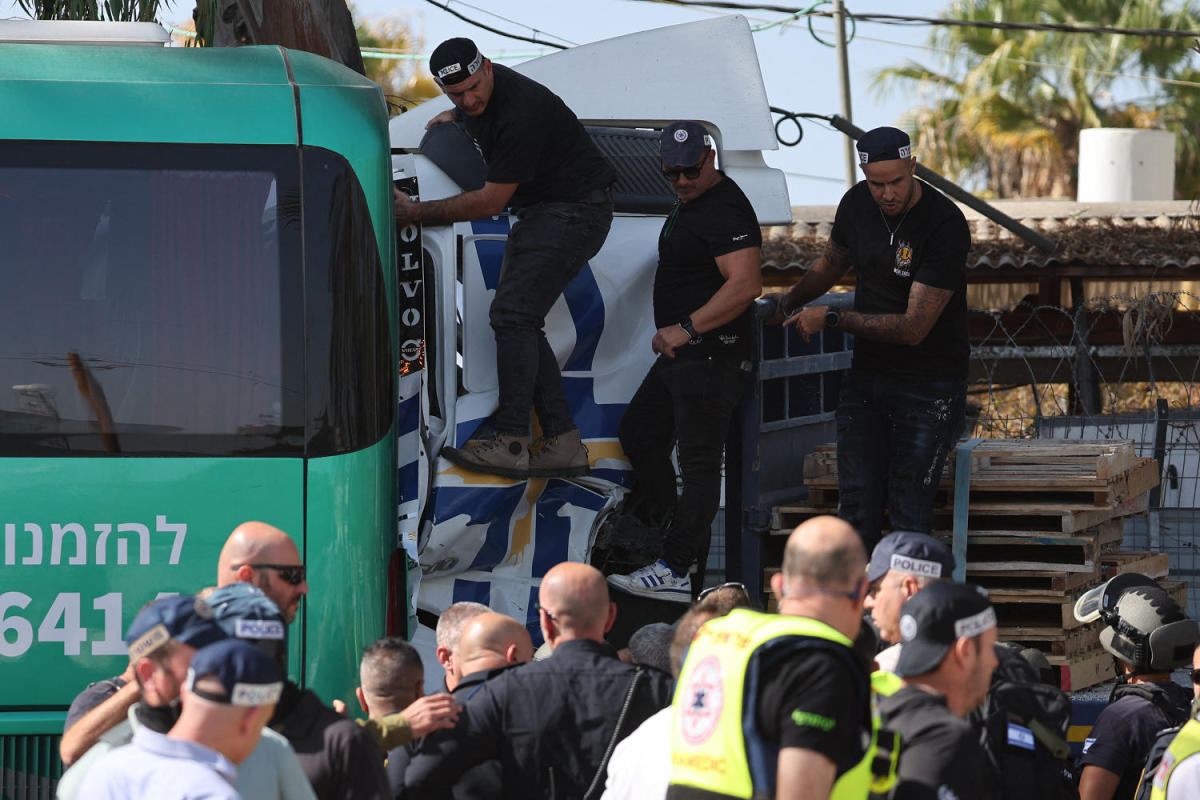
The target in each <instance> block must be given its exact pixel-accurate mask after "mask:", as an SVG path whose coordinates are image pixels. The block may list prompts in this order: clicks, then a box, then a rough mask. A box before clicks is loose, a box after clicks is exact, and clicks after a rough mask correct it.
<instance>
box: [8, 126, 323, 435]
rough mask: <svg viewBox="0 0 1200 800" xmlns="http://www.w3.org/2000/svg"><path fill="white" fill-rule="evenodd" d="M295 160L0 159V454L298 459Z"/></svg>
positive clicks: (86, 149) (224, 155)
mask: <svg viewBox="0 0 1200 800" xmlns="http://www.w3.org/2000/svg"><path fill="white" fill-rule="evenodd" d="M296 153H297V151H296V150H295V149H294V148H277V149H270V148H260V149H258V150H257V151H254V152H251V153H249V154H248V153H247V150H246V148H235V147H222V146H196V145H174V146H173V145H153V146H148V145H145V144H141V145H115V144H81V143H78V142H71V143H45V142H30V143H6V145H5V147H4V148H3V149H0V270H2V280H3V285H4V287H5V288H4V291H3V292H0V456H16V455H26V456H32V455H38V456H54V455H59V456H73V455H74V456H86V455H114V454H128V453H139V454H162V455H183V454H195V455H242V454H245V455H264V454H286V453H288V452H293V451H298V450H300V449H301V448H303V445H304V424H305V420H304V413H305V412H304V391H305V390H304V383H303V380H304V369H303V361H304V354H303V350H302V348H303V340H304V337H303V336H302V335H293V334H294V333H296V332H298V331H299V330H300V328H299V326H300V325H301V324H302V318H303V285H302V283H303V282H302V277H301V276H302V273H301V269H300V265H301V258H300V224H299V219H300V202H299V197H300V189H299V184H300V182H299V180H298V175H299V169H298V166H297V156H296ZM284 265H287V269H285V268H284Z"/></svg>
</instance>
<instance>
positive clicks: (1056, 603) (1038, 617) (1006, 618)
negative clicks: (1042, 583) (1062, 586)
mask: <svg viewBox="0 0 1200 800" xmlns="http://www.w3.org/2000/svg"><path fill="white" fill-rule="evenodd" d="M989 595H990V596H991V600H992V607H993V608H995V609H996V622H997V623H998V624H999V625H1000V627H1003V628H1057V629H1058V630H1062V631H1071V630H1075V629H1076V628H1080V627H1082V626H1083V624H1084V623H1082V622H1080V621H1079V620H1077V619H1075V613H1074V612H1075V599H1076V598H1075V597H1070V596H1068V597H1056V596H1053V595H1042V596H1040V597H1038V598H1037V599H1035V600H1031V599H1030V598H1029V597H1021V596H1020V595H1015V596H1014V595H1010V594H1006V593H1005V592H989ZM1016 598H1019V599H1016Z"/></svg>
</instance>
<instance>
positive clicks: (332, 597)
mask: <svg viewBox="0 0 1200 800" xmlns="http://www.w3.org/2000/svg"><path fill="white" fill-rule="evenodd" d="M394 433H395V431H394V429H393V430H392V431H391V432H390V433H389V435H388V436H385V437H384V438H383V439H382V440H380V441H379V442H378V443H376V444H375V445H373V446H371V447H369V448H367V449H365V450H359V451H357V452H354V453H349V454H347V455H341V456H336V457H332V458H313V459H309V460H308V462H307V463H308V481H307V485H308V492H309V496H310V497H314V496H319V497H322V498H326V499H327V501H326V502H322V503H320V504H317V503H310V504H309V507H308V508H309V510H308V536H307V537H306V542H305V545H306V546H305V552H304V562H305V563H306V564H307V565H308V598H307V599H306V600H305V602H304V604H305V612H304V613H305V617H304V628H303V630H304V642H305V645H304V646H305V675H304V681H305V684H306V685H307V686H308V687H309V688H311V689H312V690H313V691H315V692H316V693H317V694H318V695H320V696H321V697H322V698H323V699H324V700H325V701H326V702H328V701H329V700H331V699H333V698H339V699H341V700H344V701H345V702H346V703H347V705H348V706H349V707H350V708H351V709H352V710H355V711H357V708H356V705H357V704H356V703H355V702H354V699H353V698H354V689H355V687H356V686H358V662H359V657H360V656H361V655H362V651H363V648H365V647H366V646H367V645H369V644H370V643H371V642H373V641H375V640H376V639H378V638H379V637H380V636H382V635H383V633H384V624H385V621H386V611H387V610H386V608H385V601H386V597H387V575H386V567H387V563H388V559H389V558H390V557H391V555H392V551H393V550H395V549H396V541H395V537H394V536H392V537H389V538H383V537H379V536H377V535H376V536H372V535H370V532H372V531H380V530H384V529H389V528H390V529H392V530H394V529H395V525H396V483H395V475H396V473H395V466H396V455H395V437H394ZM347 487H353V488H354V492H353V493H351V492H350V491H348V490H347ZM292 628H293V630H292V636H293V637H294V638H297V639H298V638H300V637H299V633H300V631H299V630H296V625H295V624H293V626H292ZM292 672H293V673H295V670H292Z"/></svg>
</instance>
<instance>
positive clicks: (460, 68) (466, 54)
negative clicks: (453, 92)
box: [429, 36, 483, 86]
mask: <svg viewBox="0 0 1200 800" xmlns="http://www.w3.org/2000/svg"><path fill="white" fill-rule="evenodd" d="M482 66H483V53H480V52H479V48H478V47H476V46H475V43H474V42H472V41H471V40H470V39H465V38H463V37H461V36H460V37H457V38H454V39H447V40H446V41H444V42H442V43H441V44H439V45H438V46H437V47H436V48H434V51H433V54H432V55H430V56H429V71H430V72H432V73H433V79H434V80H435V81H437V83H438V86H450V85H453V84H455V83H460V82H461V81H465V80H466V79H467V78H469V77H471V76H472V75H474V74H475V73H476V72H478V71H479V68H480V67H482Z"/></svg>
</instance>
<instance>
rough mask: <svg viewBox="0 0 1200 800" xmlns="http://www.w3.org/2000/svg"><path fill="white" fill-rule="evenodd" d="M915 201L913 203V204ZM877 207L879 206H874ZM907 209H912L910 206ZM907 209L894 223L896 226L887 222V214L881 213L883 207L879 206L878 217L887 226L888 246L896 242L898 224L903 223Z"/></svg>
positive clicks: (906, 215)
mask: <svg viewBox="0 0 1200 800" xmlns="http://www.w3.org/2000/svg"><path fill="white" fill-rule="evenodd" d="M915 205H916V203H913V206H915ZM875 207H876V208H879V206H875ZM908 211H912V206H909V207H908ZM908 211H905V212H904V216H902V217H900V221H899V222H897V223H896V227H894V228H893V227H891V226H889V225H888V224H887V215H886V214H884V213H883V209H882V208H879V218H880V219H881V220H883V227H885V228H887V232H888V247H891V246H892V245H894V244H895V243H896V232H897V231H899V230H900V226H901V225H903V224H904V220H905V219H906V218H907V217H908Z"/></svg>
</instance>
